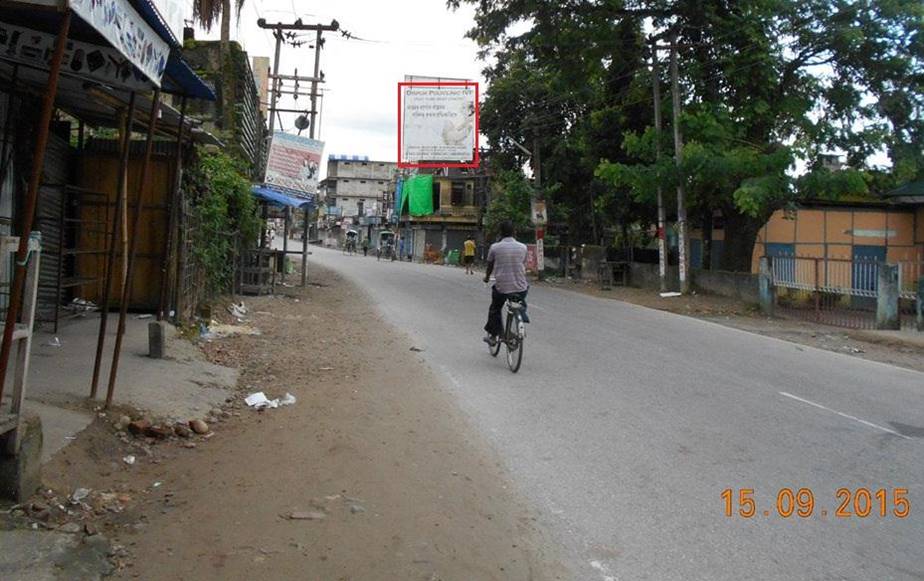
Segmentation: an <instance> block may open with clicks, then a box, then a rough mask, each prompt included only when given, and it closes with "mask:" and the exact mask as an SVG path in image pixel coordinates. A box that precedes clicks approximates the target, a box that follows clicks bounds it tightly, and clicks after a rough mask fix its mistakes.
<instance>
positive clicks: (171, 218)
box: [157, 95, 186, 321]
mask: <svg viewBox="0 0 924 581" xmlns="http://www.w3.org/2000/svg"><path fill="white" fill-rule="evenodd" d="M184 123H186V95H183V97H182V100H181V101H180V126H179V129H177V133H176V158H175V159H174V167H175V168H176V175H175V176H174V179H173V189H172V190H171V191H170V200H169V201H168V203H167V237H166V240H164V263H163V266H162V267H161V279H160V301H159V304H158V307H157V320H158V321H163V320H164V311H165V310H166V309H167V289H168V288H169V287H170V284H169V282H170V281H169V278H170V258H171V256H172V254H173V246H174V237H173V234H174V232H173V231H174V230H175V229H176V206H177V199H178V198H179V194H180V187H181V182H182V179H183V169H182V168H183V124H184Z"/></svg>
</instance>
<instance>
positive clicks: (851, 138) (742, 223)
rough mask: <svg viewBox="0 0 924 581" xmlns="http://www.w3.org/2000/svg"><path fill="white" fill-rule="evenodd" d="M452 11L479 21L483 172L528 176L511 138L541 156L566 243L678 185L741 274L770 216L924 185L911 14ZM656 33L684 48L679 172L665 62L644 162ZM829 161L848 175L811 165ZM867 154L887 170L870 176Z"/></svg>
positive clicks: (585, 3)
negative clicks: (485, 143)
mask: <svg viewBox="0 0 924 581" xmlns="http://www.w3.org/2000/svg"><path fill="white" fill-rule="evenodd" d="M448 4H449V6H450V7H458V6H459V5H461V4H471V5H473V6H474V7H475V13H476V15H475V26H474V28H473V29H472V30H471V31H470V32H469V36H470V37H471V38H472V39H473V40H475V41H476V42H477V43H478V44H479V46H480V47H481V49H482V55H483V56H484V57H485V58H486V62H487V63H489V64H488V66H487V68H486V69H485V76H486V78H487V80H488V81H489V89H488V91H487V94H486V98H485V102H484V104H483V108H482V127H483V130H484V132H485V134H486V135H487V137H488V139H489V141H490V143H491V146H492V148H494V149H495V150H496V151H495V152H494V153H495V155H494V159H496V160H497V161H498V163H499V164H500V165H502V166H503V167H507V168H517V167H521V166H522V164H523V163H524V162H525V159H523V157H522V156H523V154H522V153H520V152H519V151H518V150H517V149H516V148H515V147H513V140H516V141H519V142H524V141H525V142H531V143H535V144H538V146H539V148H540V151H541V156H542V160H543V167H542V173H543V182H544V184H546V185H548V186H550V187H552V188H555V189H556V191H555V192H554V194H553V195H552V196H550V197H551V199H552V203H553V204H561V205H565V206H567V207H568V209H569V210H570V212H568V214H569V215H570V216H571V218H570V219H569V226H570V229H571V230H572V232H574V233H576V234H577V235H579V236H580V235H586V237H587V239H588V240H590V239H591V236H593V237H596V232H595V231H596V230H598V228H597V221H598V220H599V221H600V222H602V223H605V224H613V223H614V222H617V221H625V220H632V221H646V220H647V221H651V220H653V219H654V208H653V201H654V195H655V189H656V187H657V185H658V184H661V185H662V187H664V188H665V191H670V189H671V188H673V187H674V186H675V185H676V183H677V182H678V180H683V181H684V183H685V184H686V187H687V190H688V208H689V212H690V215H691V216H711V215H712V212H713V211H714V210H720V211H721V212H722V214H723V216H724V217H725V228H726V252H725V254H724V256H723V264H722V267H723V268H727V269H741V270H746V269H749V267H750V260H751V254H752V248H753V243H754V239H755V235H756V232H757V230H758V229H759V228H760V226H761V225H763V223H764V222H765V221H766V220H767V218H768V217H769V215H770V214H771V213H772V212H773V211H774V210H775V209H778V208H782V207H785V206H786V205H787V204H790V203H792V202H794V201H798V200H800V199H807V198H813V199H814V198H825V199H837V198H838V197H840V196H845V195H857V194H863V193H865V192H868V191H869V190H870V188H871V187H873V188H876V189H885V188H889V187H892V186H895V185H898V184H900V183H902V182H905V181H908V180H911V179H920V178H921V177H924V120H922V116H921V110H922V105H924V67H922V60H924V59H922V57H924V35H922V30H924V4H922V3H921V2H919V1H917V0H800V1H795V0H724V1H722V0H672V1H666V0H647V1H645V0H636V1H631V0H627V1H614V0H610V1H605V0H601V1H590V0H565V1H562V0H558V1H554V2H553V1H546V0H506V1H492V0H450V2H449V3H448ZM519 30H523V32H516V31H519ZM660 32H673V33H674V34H675V35H676V42H677V45H678V55H679V63H680V66H679V73H680V74H679V76H680V86H681V95H682V106H683V115H682V117H681V127H682V130H683V133H684V141H685V147H684V153H683V159H682V163H681V164H680V166H679V167H676V166H675V164H674V161H673V159H672V158H671V156H672V153H673V142H672V140H671V127H670V119H671V116H670V94H669V92H668V90H667V89H668V87H669V85H668V84H667V82H666V81H667V76H666V73H667V70H668V67H667V63H666V60H667V56H668V51H667V50H663V49H659V50H658V56H659V58H660V59H661V63H662V66H661V74H660V78H659V79H658V81H659V82H660V83H661V84H662V87H663V88H662V95H663V98H662V108H663V111H662V117H663V119H664V120H665V122H664V130H663V131H662V134H661V135H660V144H661V151H662V156H661V158H660V159H657V158H656V156H655V145H656V143H658V140H659V136H658V135H657V134H656V133H655V131H654V129H653V115H654V109H653V101H652V96H651V88H652V76H651V69H650V60H651V56H652V52H651V44H650V43H649V38H648V35H646V33H660ZM666 42H668V37H667V36H664V37H662V39H661V40H660V41H659V46H661V45H663V44H665V43H666ZM830 152H840V153H842V154H843V155H844V156H845V158H846V161H847V164H848V166H849V168H850V169H847V170H844V171H834V172H832V171H829V170H827V169H825V168H824V167H822V165H821V163H820V159H821V157H820V156H821V154H824V153H830ZM876 156H878V157H880V158H881V157H883V156H885V157H887V158H888V160H889V167H887V168H885V169H883V168H876V167H873V165H872V163H873V160H874V159H876ZM797 162H798V163H797ZM797 168H798V169H799V170H800V171H798V172H797V171H795V170H796V169H797Z"/></svg>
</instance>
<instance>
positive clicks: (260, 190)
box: [250, 186, 314, 209]
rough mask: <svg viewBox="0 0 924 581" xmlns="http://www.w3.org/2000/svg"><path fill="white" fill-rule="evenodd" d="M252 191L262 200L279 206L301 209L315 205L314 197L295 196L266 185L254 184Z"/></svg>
mask: <svg viewBox="0 0 924 581" xmlns="http://www.w3.org/2000/svg"><path fill="white" fill-rule="evenodd" d="M250 191H251V192H252V193H253V195H255V196H256V197H258V198H260V199H261V200H264V201H267V202H269V203H271V204H276V205H277V206H288V207H290V208H301V209H307V208H313V207H314V197H311V198H296V197H295V196H290V195H289V194H284V193H282V192H280V191H278V190H272V189H270V188H267V187H265V186H253V187H252V188H251V189H250Z"/></svg>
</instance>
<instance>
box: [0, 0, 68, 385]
mask: <svg viewBox="0 0 924 581" xmlns="http://www.w3.org/2000/svg"><path fill="white" fill-rule="evenodd" d="M70 27H71V11H70V10H68V11H67V12H65V13H64V15H63V17H62V19H61V27H60V29H59V30H58V39H57V40H56V41H55V52H54V54H53V56H52V57H51V68H50V69H49V71H48V86H47V87H46V89H45V95H44V97H43V98H42V112H41V114H40V116H39V122H38V125H37V126H36V128H37V129H38V132H37V136H36V139H35V148H34V149H33V152H32V175H31V176H30V177H29V189H28V192H27V194H26V204H25V207H24V208H23V213H22V229H21V231H20V232H19V249H18V250H17V252H16V266H15V270H14V271H13V283H12V288H11V289H10V303H9V306H8V307H7V310H6V325H5V326H4V327H3V343H2V344H0V399H2V398H3V385H4V383H5V382H6V370H7V366H8V365H9V362H10V350H11V349H12V347H13V330H14V328H15V326H16V321H17V319H18V318H19V310H20V309H21V308H22V295H23V288H24V286H25V281H26V265H27V264H28V258H29V237H30V236H31V235H32V222H34V221H35V208H36V205H37V201H38V190H39V186H40V185H41V182H42V169H43V166H44V164H45V149H46V147H47V146H48V133H49V130H50V129H51V115H52V113H53V112H54V108H55V96H56V95H57V93H58V74H59V73H60V72H61V62H62V61H63V60H64V47H65V45H67V36H68V32H69V31H70Z"/></svg>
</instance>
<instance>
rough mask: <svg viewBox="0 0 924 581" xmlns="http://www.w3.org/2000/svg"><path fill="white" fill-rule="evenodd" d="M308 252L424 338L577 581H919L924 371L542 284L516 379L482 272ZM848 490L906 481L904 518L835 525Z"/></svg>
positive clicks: (923, 563) (922, 564)
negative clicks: (738, 500)
mask: <svg viewBox="0 0 924 581" xmlns="http://www.w3.org/2000/svg"><path fill="white" fill-rule="evenodd" d="M311 263H314V264H321V265H325V266H328V267H332V268H334V269H336V270H338V271H340V272H341V273H343V274H345V275H347V276H348V277H349V278H351V279H353V280H354V281H355V282H357V283H359V284H360V285H361V286H362V287H363V288H364V289H365V290H366V291H368V293H369V295H370V296H371V297H372V298H373V299H374V300H375V301H376V302H377V303H378V304H379V305H380V306H381V308H382V310H383V312H384V313H385V315H386V316H387V318H388V319H389V320H390V321H392V322H393V323H394V324H395V325H396V326H397V327H399V328H400V329H402V330H403V331H405V332H407V333H408V334H410V335H411V336H412V337H413V338H414V340H415V341H417V342H418V344H419V345H420V346H421V347H423V348H424V349H425V352H424V353H423V355H424V356H425V357H426V359H427V361H428V362H429V364H430V365H431V366H433V367H434V368H436V369H438V370H441V371H442V372H443V373H444V374H445V377H446V379H447V382H446V386H447V389H450V390H452V391H454V393H455V394H456V396H457V399H458V401H459V403H460V405H461V406H462V408H463V409H464V410H465V411H466V412H467V413H468V414H469V415H470V416H471V419H472V420H473V423H474V425H475V426H476V427H477V428H478V429H480V430H482V431H483V432H484V433H485V434H486V435H487V436H488V437H489V439H490V440H491V441H492V443H493V444H494V445H495V446H496V448H497V449H498V450H499V452H500V454H501V455H502V457H503V458H504V459H505V461H506V462H507V467H508V468H509V469H510V471H511V474H512V476H513V479H514V481H515V483H516V484H517V485H518V486H519V487H520V488H521V490H522V491H523V493H524V494H525V495H526V496H527V497H528V498H529V499H530V500H531V501H532V502H533V503H534V505H535V506H536V507H537V508H538V509H539V510H541V511H542V514H543V515H544V517H545V519H544V522H543V523H542V524H543V525H545V526H547V527H548V528H549V530H550V531H551V533H552V535H553V538H555V539H557V540H558V541H559V542H561V544H562V546H563V547H564V549H565V554H566V556H567V558H568V559H569V561H570V565H571V566H572V567H573V568H574V571H575V578H576V579H582V580H583V579H612V580H616V579H618V580H620V581H625V580H634V579H652V580H670V579H684V580H687V579H709V580H722V579H729V580H741V579H787V580H790V579H863V580H866V579H924V550H922V547H924V374H921V373H918V372H913V371H908V370H904V369H900V368H896V367H891V366H888V365H883V364H879V363H874V362H868V361H864V360H861V359H857V358H852V357H849V356H846V355H840V354H837V353H831V352H827V351H821V350H816V349H812V348H809V347H802V346H796V345H795V344H791V343H786V342H783V341H779V340H775V339H771V338H767V337H762V336H758V335H752V334H749V333H746V332H743V331H738V330H734V329H729V328H725V327H722V326H719V325H716V324H712V323H709V322H704V321H699V320H695V319H691V318H686V317H682V316H677V315H671V314H667V313H662V312H659V311H654V310H649V309H645V308H642V307H636V306H633V305H629V304H625V303H621V302H617V301H607V300H602V299H596V298H593V297H588V296H584V295H580V294H577V293H574V292H569V291H566V290H560V289H555V288H548V287H536V288H534V289H533V290H532V291H531V292H530V305H531V306H530V309H531V311H530V312H531V315H532V318H533V324H532V325H531V326H530V328H529V335H528V339H527V341H528V342H527V346H526V351H525V356H524V364H523V369H522V370H521V371H520V373H519V374H517V375H513V374H511V373H510V372H509V371H508V370H507V368H506V366H505V363H504V360H503V357H500V358H498V359H491V358H490V357H489V355H488V354H487V350H486V348H485V346H484V345H483V344H482V343H481V335H482V331H481V326H482V325H483V317H484V312H485V310H486V307H487V303H488V300H489V292H488V290H487V289H485V287H484V286H483V284H482V283H481V281H480V278H479V277H477V276H466V275H465V274H464V272H463V271H462V270H461V269H454V268H444V267H436V266H424V265H416V264H409V263H386V262H381V263H378V262H376V260H375V259H374V258H362V257H357V256H354V257H347V256H343V255H342V254H340V253H339V252H336V251H327V250H315V252H314V255H313V256H312V257H311ZM785 487H793V488H795V489H798V488H800V487H805V488H810V489H811V490H812V491H813V492H814V497H815V508H814V513H813V516H812V517H810V518H798V517H796V516H795V515H794V516H792V517H790V518H789V519H783V518H781V517H779V516H776V514H775V513H776V509H775V503H776V498H777V492H778V491H779V490H780V489H782V488H785ZM841 487H847V488H850V489H852V490H856V489H857V488H860V487H868V488H870V489H873V490H874V491H875V490H877V489H879V488H886V489H888V490H889V491H890V496H889V500H888V502H889V503H890V504H889V507H888V509H889V511H891V509H892V506H891V502H892V496H891V491H892V489H894V488H896V487H905V488H908V489H909V490H910V492H909V498H910V500H911V505H912V506H911V514H910V516H909V517H908V518H905V519H898V518H896V517H894V516H892V515H891V512H890V513H889V516H887V517H884V518H883V517H880V516H878V510H879V509H878V504H877V505H876V508H874V509H873V512H872V514H871V515H870V516H868V517H866V518H860V517H856V516H853V517H849V518H836V517H834V516H833V515H834V512H835V509H837V507H838V504H839V502H838V499H837V498H836V497H835V491H836V490H837V489H838V488H841ZM726 488H731V489H734V490H735V491H736V494H737V489H740V488H753V489H755V491H756V492H755V499H756V501H757V514H756V515H755V516H754V517H752V518H742V517H740V516H734V517H726V516H725V515H724V502H723V500H722V498H721V494H722V491H723V490H724V489H726ZM863 500H864V498H863V497H862V496H861V503H860V504H861V506H860V508H861V510H862V509H863V508H865V503H864V502H863ZM784 508H785V507H784ZM735 510H737V506H736V507H735ZM764 510H769V511H770V515H769V516H764ZM823 510H824V511H827V515H826V516H822V511H823ZM851 510H853V509H851Z"/></svg>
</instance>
